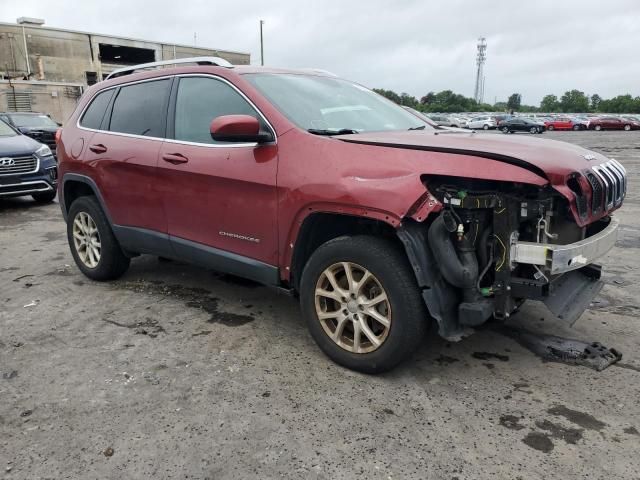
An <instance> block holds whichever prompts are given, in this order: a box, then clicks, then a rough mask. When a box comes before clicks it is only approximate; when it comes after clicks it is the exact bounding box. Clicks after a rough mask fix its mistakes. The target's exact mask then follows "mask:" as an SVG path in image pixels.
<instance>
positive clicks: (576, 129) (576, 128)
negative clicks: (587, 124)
mask: <svg viewBox="0 0 640 480" xmlns="http://www.w3.org/2000/svg"><path fill="white" fill-rule="evenodd" d="M572 128H573V131H574V132H577V131H578V130H581V129H580V125H574V126H573V127H572Z"/></svg>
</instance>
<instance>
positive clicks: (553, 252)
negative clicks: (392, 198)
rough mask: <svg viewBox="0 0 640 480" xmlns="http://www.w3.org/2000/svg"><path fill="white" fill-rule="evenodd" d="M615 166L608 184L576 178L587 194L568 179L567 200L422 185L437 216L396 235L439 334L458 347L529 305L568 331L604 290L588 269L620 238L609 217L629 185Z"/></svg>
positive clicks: (550, 192)
mask: <svg viewBox="0 0 640 480" xmlns="http://www.w3.org/2000/svg"><path fill="white" fill-rule="evenodd" d="M615 168H616V170H615V171H616V172H619V173H620V176H619V182H617V183H615V184H613V183H612V184H611V186H610V185H609V184H608V183H607V182H606V180H608V178H607V177H605V178H603V181H602V182H600V181H599V180H598V184H597V185H595V186H594V184H593V183H591V182H592V180H593V179H591V178H588V177H585V178H584V180H582V179H581V180H580V182H584V181H588V182H589V183H590V184H591V188H592V189H593V190H589V191H588V194H587V193H584V194H582V190H581V189H582V188H583V187H582V186H581V184H580V183H579V182H578V180H576V181H573V180H572V179H569V180H568V182H567V185H568V188H569V189H570V190H571V192H573V193H572V195H574V196H575V199H574V200H573V201H572V200H570V199H569V198H567V196H566V195H565V194H564V193H561V192H560V191H559V190H558V189H555V188H552V187H551V186H549V185H546V186H542V187H540V186H536V185H528V184H519V183H508V182H498V181H488V180H473V179H462V178H459V177H447V176H429V177H425V178H423V182H424V184H425V186H426V188H427V191H428V192H429V194H430V201H431V202H433V203H436V204H437V205H438V206H439V207H440V210H439V212H438V213H436V212H435V210H436V209H435V208H434V213H432V214H431V215H430V216H429V219H428V220H427V221H424V222H419V221H413V220H410V219H406V220H405V221H403V223H402V226H401V227H399V228H398V230H397V233H398V236H399V238H400V239H401V241H402V242H403V244H404V246H405V249H406V251H407V254H408V256H409V260H410V262H411V264H412V266H413V269H414V272H415V274H416V278H417V281H418V284H419V286H420V288H421V289H422V295H423V298H424V301H425V303H426V305H427V307H428V309H429V312H430V314H431V316H432V317H434V318H435V319H436V320H437V322H438V325H439V333H440V335H441V336H443V337H445V338H447V339H451V340H458V339H460V338H461V337H462V336H463V335H465V333H466V332H467V331H468V330H469V329H470V328H471V327H476V326H478V325H481V324H483V323H484V322H486V321H487V320H488V319H489V318H491V317H494V318H496V319H498V320H506V319H508V318H509V316H510V315H512V314H513V313H514V312H515V311H516V310H517V309H518V308H519V307H520V305H522V303H523V302H524V301H525V300H527V299H529V300H538V301H542V302H544V303H545V304H546V306H547V307H548V308H549V310H550V311H551V312H552V313H553V314H555V315H556V316H557V317H558V318H561V319H563V320H565V321H567V322H568V323H570V324H573V323H574V322H575V321H576V320H577V319H578V318H579V317H580V316H581V315H582V313H583V312H584V310H585V309H586V308H587V307H588V306H589V304H590V302H591V300H592V299H593V297H594V296H595V295H596V294H597V293H598V292H599V291H600V289H601V288H602V282H601V281H600V266H599V265H596V264H594V263H593V262H594V261H596V260H597V259H598V258H600V257H601V256H603V255H604V254H605V253H606V252H608V251H609V250H610V249H611V248H612V247H613V245H614V244H615V241H616V239H617V230H618V222H617V221H616V220H614V219H613V218H612V217H611V216H610V215H609V213H610V211H611V210H613V209H614V208H617V207H619V206H620V204H621V203H622V200H623V198H624V195H625V192H626V177H625V172H624V169H623V167H622V166H619V167H618V166H617V165H616V167H615ZM596 180H597V179H596ZM585 185H586V183H585ZM596 187H597V188H596ZM598 189H599V191H597V190H598ZM584 190H585V191H586V187H585V188H584ZM584 212H587V214H585V213H584ZM596 213H597V214H598V215H595V214H596ZM596 218H597V219H596Z"/></svg>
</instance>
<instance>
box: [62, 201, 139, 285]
mask: <svg viewBox="0 0 640 480" xmlns="http://www.w3.org/2000/svg"><path fill="white" fill-rule="evenodd" d="M67 240H68V242H69V247H70V248H71V254H72V255H73V259H74V260H75V262H76V265H78V268H79V269H80V271H82V273H84V274H85V275H86V276H87V277H89V278H91V279H93V280H113V279H115V278H118V277H120V276H122V274H124V272H126V271H127V269H128V268H129V262H130V260H129V258H128V257H126V256H125V255H124V253H123V252H122V249H121V248H120V245H119V244H118V240H116V237H115V236H114V235H113V231H112V230H111V227H110V226H109V223H108V221H107V218H106V216H105V214H104V213H103V211H102V209H101V208H100V205H99V204H98V202H97V200H96V198H95V197H89V196H87V197H79V198H78V199H76V200H75V201H74V202H73V203H72V204H71V208H70V209H69V215H68V217H67Z"/></svg>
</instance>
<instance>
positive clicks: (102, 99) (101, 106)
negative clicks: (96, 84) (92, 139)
mask: <svg viewBox="0 0 640 480" xmlns="http://www.w3.org/2000/svg"><path fill="white" fill-rule="evenodd" d="M113 92H115V89H114V88H112V89H109V90H105V91H104V92H100V93H98V94H97V95H96V96H95V97H93V100H92V101H91V104H90V105H89V107H88V108H87V109H86V110H85V112H84V115H82V119H81V120H80V126H82V127H85V128H91V129H93V130H99V129H100V126H101V125H102V119H103V118H104V114H105V112H106V111H107V107H108V106H109V102H110V101H111V97H113Z"/></svg>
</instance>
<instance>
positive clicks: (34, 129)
mask: <svg viewBox="0 0 640 480" xmlns="http://www.w3.org/2000/svg"><path fill="white" fill-rule="evenodd" d="M16 128H18V130H20V131H21V132H22V133H35V132H47V133H56V130H58V129H59V128H60V127H16Z"/></svg>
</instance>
